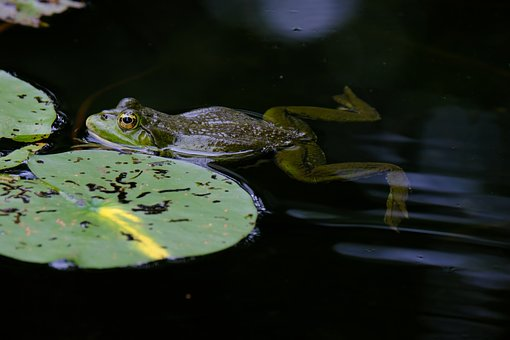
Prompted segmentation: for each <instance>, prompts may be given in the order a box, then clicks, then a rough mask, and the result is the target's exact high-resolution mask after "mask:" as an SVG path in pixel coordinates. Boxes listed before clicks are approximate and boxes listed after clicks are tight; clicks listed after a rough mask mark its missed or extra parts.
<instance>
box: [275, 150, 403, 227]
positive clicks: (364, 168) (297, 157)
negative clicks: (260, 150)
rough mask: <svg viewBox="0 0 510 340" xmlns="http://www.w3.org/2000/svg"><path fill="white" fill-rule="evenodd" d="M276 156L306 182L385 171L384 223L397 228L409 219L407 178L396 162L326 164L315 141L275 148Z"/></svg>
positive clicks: (290, 170) (339, 179)
mask: <svg viewBox="0 0 510 340" xmlns="http://www.w3.org/2000/svg"><path fill="white" fill-rule="evenodd" d="M275 159H276V163H277V164H278V166H279V167H280V168H281V169H282V170H283V171H284V172H285V173H287V174H288V175H289V176H290V177H292V178H294V179H296V180H299V181H302V182H307V183H320V182H330V181H352V180H356V179H359V178H364V177H371V176H374V175H379V174H383V173H385V174H386V176H385V177H386V182H387V183H388V185H389V187H390V192H389V195H388V198H387V201H386V214H385V217H384V222H385V223H386V224H387V225H389V226H391V227H395V228H396V227H397V226H398V224H399V223H400V221H401V220H402V219H403V218H408V214H407V208H406V203H405V202H406V199H407V194H408V190H409V181H408V179H407V176H406V174H405V173H404V171H403V170H402V169H401V168H400V167H398V166H396V165H393V164H388V163H364V162H351V163H334V164H327V163H326V158H325V156H324V153H323V152H322V150H321V149H320V147H319V146H318V145H317V144H315V143H302V144H297V145H295V146H293V147H291V148H288V149H284V150H281V151H278V152H277V154H276V157H275Z"/></svg>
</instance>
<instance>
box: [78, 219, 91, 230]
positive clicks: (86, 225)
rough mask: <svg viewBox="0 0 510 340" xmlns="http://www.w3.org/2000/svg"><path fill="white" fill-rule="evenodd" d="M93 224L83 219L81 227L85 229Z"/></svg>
mask: <svg viewBox="0 0 510 340" xmlns="http://www.w3.org/2000/svg"><path fill="white" fill-rule="evenodd" d="M90 224H91V222H90V221H81V222H80V227H82V228H84V229H87V228H88V227H89V225H90Z"/></svg>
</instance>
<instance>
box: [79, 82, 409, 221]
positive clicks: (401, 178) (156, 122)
mask: <svg viewBox="0 0 510 340" xmlns="http://www.w3.org/2000/svg"><path fill="white" fill-rule="evenodd" d="M333 98H334V99H335V101H337V103H339V104H340V106H339V107H338V108H335V109H330V108H323V107H313V106H278V107H273V108H270V109H269V110H267V111H266V112H265V113H264V115H263V119H257V118H254V117H251V116H249V115H247V114H245V113H243V112H241V111H237V110H234V109H229V108H226V107H220V106H213V107H207V108H202V109H197V110H193V111H189V112H186V113H182V114H179V115H168V114H165V113H162V112H159V111H156V110H153V109H151V108H147V107H144V106H142V105H141V104H140V103H139V102H138V101H137V100H136V99H133V98H125V99H122V100H121V101H120V102H119V104H118V105H117V107H116V108H115V109H111V110H104V111H102V112H100V113H97V114H94V115H91V116H89V117H88V119H87V122H86V126H87V129H88V132H89V134H90V136H91V137H92V140H93V141H96V142H99V143H101V144H105V145H109V146H115V147H124V148H132V149H136V150H139V151H142V152H153V153H158V154H160V155H163V156H167V157H205V158H210V159H212V160H214V161H216V162H225V161H236V160H241V159H245V158H249V157H255V156H257V155H261V154H267V153H274V155H275V157H274V158H275V162H276V164H277V165H278V166H279V167H280V168H281V169H282V170H283V171H284V172H285V173H287V174H288V175H289V176H290V177H292V178H294V179H296V180H299V181H302V182H309V183H319V182H329V181H338V180H340V181H345V180H356V179H358V178H363V177H368V176H373V175H377V174H380V173H385V174H386V180H387V182H388V184H389V186H390V193H389V195H388V199H387V202H386V205H387V210H386V215H385V218H384V220H385V223H386V224H388V225H389V226H392V227H396V226H397V225H398V224H399V223H400V221H401V219H402V218H407V217H408V215H407V210H406V205H405V201H406V199H407V193H408V187H409V183H408V180H407V177H406V175H405V173H404V171H403V170H402V169H401V168H400V167H398V166H396V165H393V164H388V163H367V162H363V163H361V162H349V163H334V164H328V163H327V161H326V157H325V155H324V153H323V152H322V150H321V149H320V147H319V146H318V144H317V143H316V141H317V137H316V136H315V134H314V132H313V131H312V129H311V128H310V127H309V126H308V124H307V123H306V122H305V121H304V120H303V119H316V120H322V121H332V122H367V121H377V120H379V119H380V116H379V113H378V112H377V111H376V110H375V109H374V108H372V107H371V106H370V105H368V104H367V103H365V102H364V101H363V100H361V99H360V98H358V97H357V96H356V95H355V94H354V93H353V92H352V90H350V89H349V88H348V87H345V89H344V93H343V94H341V95H337V96H334V97H333Z"/></svg>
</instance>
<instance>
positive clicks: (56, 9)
mask: <svg viewBox="0 0 510 340" xmlns="http://www.w3.org/2000/svg"><path fill="white" fill-rule="evenodd" d="M84 6H85V4H84V3H81V2H77V1H71V0H53V1H47V0H46V1H41V0H0V20H4V21H7V22H10V23H14V24H20V25H25V26H32V27H40V26H47V24H46V23H44V22H41V20H40V18H41V17H42V16H49V15H53V14H57V13H62V12H64V11H65V10H67V9H68V8H82V7H84Z"/></svg>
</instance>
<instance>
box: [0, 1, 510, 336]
mask: <svg viewBox="0 0 510 340" xmlns="http://www.w3.org/2000/svg"><path fill="white" fill-rule="evenodd" d="M509 10H510V3H508V2H505V1H497V0H491V1H485V2H483V3H481V2H478V1H455V0H447V1H417V0H411V1H409V0H406V1H403V0H385V1H376V0H371V1H370V0H365V1H362V0H320V1H317V0H314V1H312V0H308V1H307V0H296V1H290V0H289V1H276V0H274V1H270V0H257V1H235V0H226V1H219V0H217V1H214V0H203V1H171V2H170V1H150V2H147V1H144V2H142V1H122V2H120V1H89V2H88V3H87V7H86V8H85V9H83V10H72V11H69V12H66V13H64V14H62V15H58V16H54V17H51V18H48V19H47V20H46V21H47V22H48V23H49V24H50V27H49V28H45V29H33V28H26V27H20V26H14V27H11V28H9V29H7V30H5V31H3V32H1V33H0V46H1V53H0V68H1V69H4V70H9V71H13V72H16V73H17V74H18V75H20V76H21V77H22V78H24V79H27V80H30V81H32V82H35V83H37V84H40V85H41V86H43V87H45V88H47V89H49V90H50V91H52V92H53V93H54V94H55V96H56V98H57V99H58V101H59V105H60V109H61V110H62V111H63V112H64V113H66V115H67V116H68V117H69V118H70V124H69V126H68V128H67V130H65V133H64V138H63V140H62V141H61V142H60V143H61V144H60V145H58V147H59V148H60V149H66V148H68V147H69V146H70V145H71V144H72V140H71V137H70V135H71V131H72V129H73V126H74V127H80V126H82V119H83V118H82V117H80V116H79V115H77V113H78V112H79V111H80V110H83V111H84V112H85V114H87V115H88V114H91V113H95V112H98V111H100V110H102V109H104V108H111V107H114V106H115V105H116V104H117V102H118V100H120V99H121V98H123V97H126V96H133V97H136V98H138V99H139V100H140V101H141V102H142V103H143V104H144V105H146V106H150V107H153V108H156V109H158V110H161V111H165V112H172V113H176V112H180V111H182V110H185V109H189V108H195V107H201V106H207V105H224V106H230V107H236V108H243V109H247V110H251V111H256V112H264V110H265V109H267V108H269V107H271V106H275V105H286V104H291V105H317V106H331V105H332V104H333V102H332V101H331V98H330V97H331V95H333V94H337V93H339V92H340V91H341V89H342V87H343V86H344V85H349V86H351V87H352V88H353V89H354V90H355V91H356V93H357V94H358V95H359V96H360V97H362V98H363V99H365V100H366V101H367V102H369V103H371V104H372V105H374V106H375V107H376V108H377V109H378V110H379V112H380V113H381V114H382V116H383V120H382V121H381V122H378V123H373V124H350V125H338V124H331V123H320V122H313V123H312V126H313V127H314V129H315V131H316V132H317V134H318V136H319V139H320V143H321V146H322V147H323V149H324V150H325V152H326V154H327V155H328V159H329V161H330V162H341V161H379V162H391V163H395V164H398V165H400V166H402V167H403V168H404V169H405V170H406V172H407V173H408V175H409V178H410V180H411V182H412V187H413V191H412V192H411V195H410V198H409V211H410V215H411V219H410V220H408V221H406V222H405V223H403V225H402V226H401V228H400V232H399V233H395V232H393V231H390V230H389V229H388V228H387V227H386V226H385V225H384V224H383V223H382V216H383V214H384V208H385V197H386V195H387V187H386V185H385V182H384V177H383V176H377V177H375V178H373V179H367V180H363V181H359V182H356V183H334V184H323V185H316V186H313V185H305V184H300V183H296V182H294V181H292V180H291V179H288V178H286V177H285V175H284V174H282V173H281V172H279V170H278V169H277V168H276V166H274V165H273V163H272V162H270V161H268V162H265V163H263V164H260V165H257V166H255V167H248V168H245V167H242V168H241V167H237V168H236V167H234V168H231V170H232V171H234V172H235V173H236V174H238V176H240V177H242V178H244V179H245V180H246V182H247V183H248V184H249V185H250V186H251V187H252V188H253V189H254V191H255V193H256V194H257V195H259V196H260V197H261V198H262V200H263V201H264V203H265V205H266V208H267V209H268V213H266V214H263V215H262V216H261V217H260V219H259V223H258V226H257V231H256V233H255V234H254V235H253V236H252V237H250V238H249V239H248V240H245V241H243V242H241V244H239V245H238V246H236V247H234V248H231V249H229V250H226V251H224V252H220V253H218V254H213V255H209V256H205V257H202V258H196V259H189V260H186V261H181V262H171V263H157V264H153V265H149V266H147V267H143V268H129V269H116V270H104V271H91V270H79V269H73V270H67V271H62V270H57V269H54V268H52V267H51V266H47V265H34V264H28V263H21V262H18V261H15V260H11V259H7V258H3V259H1V261H0V275H1V276H0V277H1V285H0V289H1V292H2V296H3V298H2V309H3V313H2V315H3V316H2V317H1V318H0V320H1V323H0V325H2V326H1V327H2V333H5V334H6V335H7V334H8V333H12V334H14V338H23V337H27V338H28V337H30V338H35V337H38V338H51V339H75V338H76V339H112V338H144V339H145V338H155V337H156V335H158V336H160V337H162V338H172V339H180V338H206V337H213V336H215V337H222V338H229V339H230V338H231V339H363V338H370V339H373V338H375V339H382V338H392V339H506V338H508V336H509V334H508V333H509V332H508V324H509V321H510V320H509V318H510V303H509V293H510V270H509V265H510V257H509V244H510V243H509V241H510V237H509V236H510V235H509V228H510V226H509V222H508V221H509V220H510V218H509V215H508V207H510V190H509V189H510V186H509V183H510V180H509V175H508V168H509V165H510V164H509V159H510V157H509V156H510V155H509V151H508V145H509V143H508V134H507V131H508V129H509V119H508V108H509V96H508V89H509V83H510V59H509V55H510V54H509V52H510V47H509V46H510V38H509V33H508V13H509ZM84 103H89V104H90V105H89V106H84Z"/></svg>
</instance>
